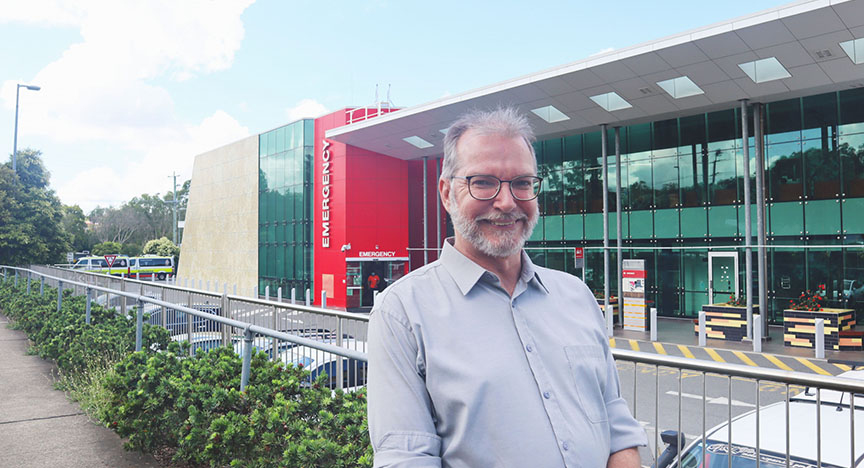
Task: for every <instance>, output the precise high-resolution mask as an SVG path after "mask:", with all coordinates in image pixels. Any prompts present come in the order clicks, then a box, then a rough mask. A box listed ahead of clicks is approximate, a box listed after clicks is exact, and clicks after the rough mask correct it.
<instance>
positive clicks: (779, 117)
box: [750, 98, 801, 144]
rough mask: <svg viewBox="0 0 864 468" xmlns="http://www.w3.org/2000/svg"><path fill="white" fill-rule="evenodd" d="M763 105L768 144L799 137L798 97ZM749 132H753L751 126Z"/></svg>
mask: <svg viewBox="0 0 864 468" xmlns="http://www.w3.org/2000/svg"><path fill="white" fill-rule="evenodd" d="M765 107H766V118H765V123H766V128H765V139H766V141H767V142H768V143H769V144H771V143H781V142H785V141H795V140H800V139H801V100H800V99H797V98H796V99H788V100H786V101H778V102H772V103H770V104H768V105H766V106H765ZM750 115H751V116H752V113H750ZM750 133H753V127H752V126H751V127H750Z"/></svg>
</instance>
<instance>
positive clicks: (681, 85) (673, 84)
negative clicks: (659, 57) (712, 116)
mask: <svg viewBox="0 0 864 468" xmlns="http://www.w3.org/2000/svg"><path fill="white" fill-rule="evenodd" d="M657 86H659V87H661V88H663V91H666V92H667V93H669V95H670V96H672V97H673V98H675V99H681V98H685V97H689V96H697V95H699V94H705V91H702V88H700V87H699V86H697V85H696V83H694V82H693V80H691V79H690V78H688V77H686V76H679V77H678V78H672V79H671V80H665V81H658V82H657Z"/></svg>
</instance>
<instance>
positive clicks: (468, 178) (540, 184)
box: [451, 174, 543, 201]
mask: <svg viewBox="0 0 864 468" xmlns="http://www.w3.org/2000/svg"><path fill="white" fill-rule="evenodd" d="M475 177H491V178H493V179H495V180H497V181H498V188H497V189H495V194H494V195H492V196H491V197H488V198H481V197H478V196H476V195H474V192H472V191H471V179H473V178H475ZM451 179H464V180H466V181H467V182H468V194H469V195H471V198H473V199H475V200H480V201H489V200H492V199H493V198H495V197H497V196H498V194H499V193H501V184H503V183H504V182H507V183H508V184H509V185H510V195H513V198H515V199H516V200H519V201H531V200H534V199H535V198H537V197H538V196H540V190H542V188H543V178H542V177H538V176H519V177H514V178H512V179H510V180H503V179H499V178H498V177H495V176H493V175H489V174H475V175H470V176H453V177H451ZM519 179H531V180H532V182H533V181H536V182H537V193H535V194H534V196H533V197H531V198H520V197H518V196H517V195H516V193H515V192H513V181H516V180H519Z"/></svg>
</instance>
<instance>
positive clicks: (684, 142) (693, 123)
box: [680, 114, 706, 146]
mask: <svg viewBox="0 0 864 468" xmlns="http://www.w3.org/2000/svg"><path fill="white" fill-rule="evenodd" d="M680 123H681V146H693V145H700V144H705V143H706V134H705V114H699V115H694V116H690V117H682V118H681V121H680Z"/></svg>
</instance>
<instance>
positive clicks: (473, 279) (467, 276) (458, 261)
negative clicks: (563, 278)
mask: <svg viewBox="0 0 864 468" xmlns="http://www.w3.org/2000/svg"><path fill="white" fill-rule="evenodd" d="M441 264H442V265H444V268H446V269H447V272H448V273H450V276H451V277H453V280H454V281H456V285H457V286H459V290H460V291H461V292H462V295H467V294H468V293H469V292H471V289H472V288H473V287H474V285H475V284H477V282H478V281H480V278H482V277H483V274H484V273H486V270H485V269H484V268H483V267H481V266H480V265H478V264H476V263H474V261H473V260H471V259H470V258H468V257H466V256H465V255H464V254H463V253H462V252H460V251H459V250H457V249H456V247H454V246H453V238H452V237H450V238H447V239H445V240H444V248H443V249H442V251H441ZM520 280H522V281H524V282H525V283H526V284H528V285H534V286H535V287H537V288H538V289H540V290H542V291H543V292H545V293H546V294H549V290H548V289H547V288H546V286H545V285H544V284H543V281H542V280H541V279H540V275H539V272H538V271H537V267H536V266H534V262H532V261H531V258H530V257H529V256H528V254H527V253H525V251H524V250H522V273H521V275H520Z"/></svg>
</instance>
